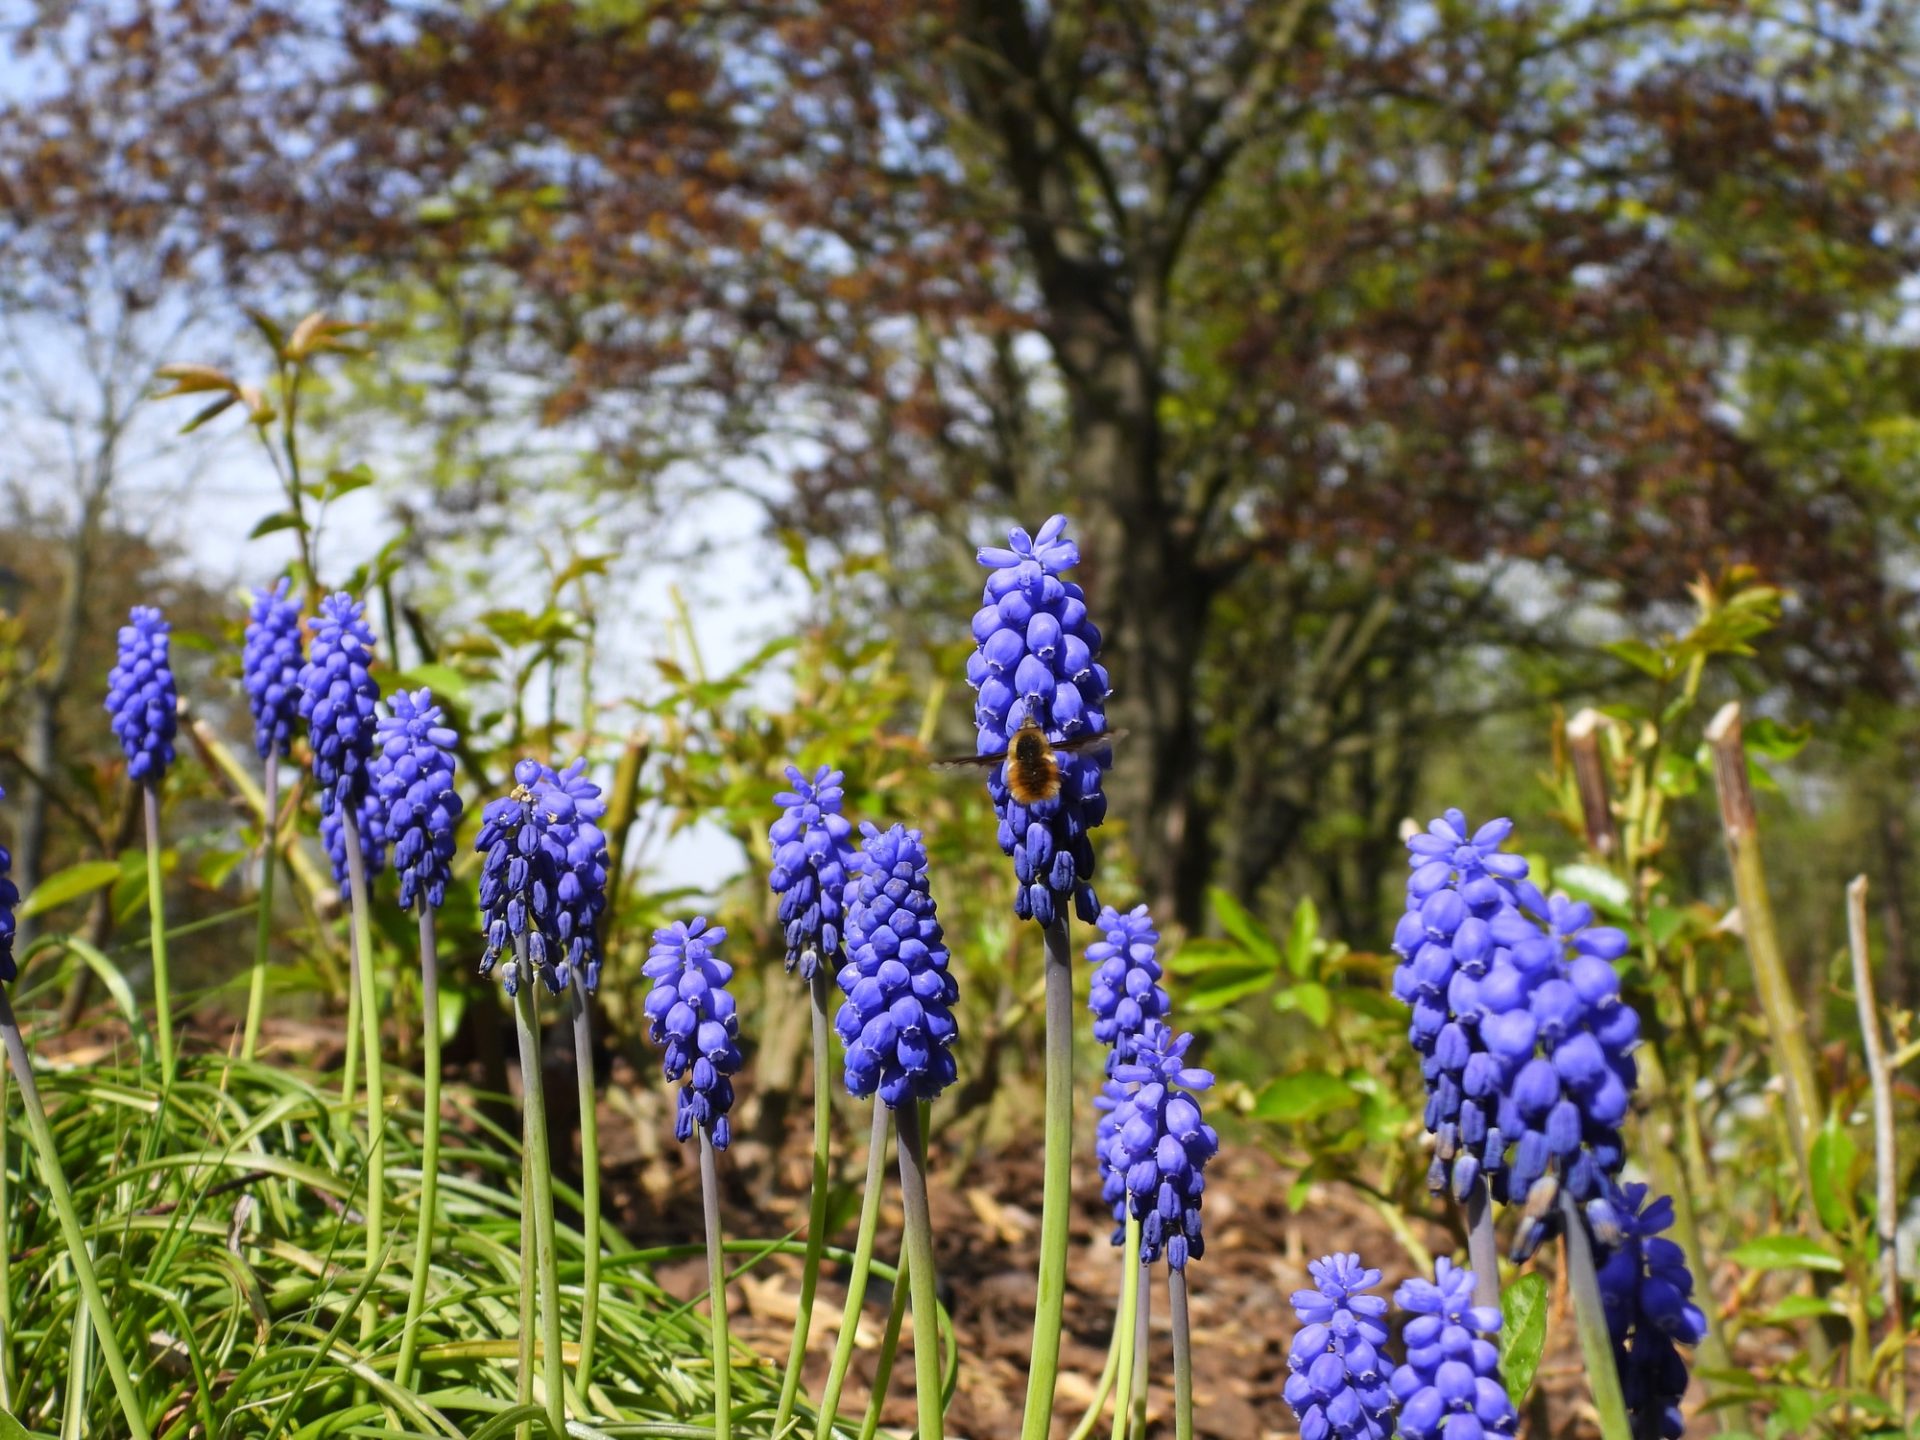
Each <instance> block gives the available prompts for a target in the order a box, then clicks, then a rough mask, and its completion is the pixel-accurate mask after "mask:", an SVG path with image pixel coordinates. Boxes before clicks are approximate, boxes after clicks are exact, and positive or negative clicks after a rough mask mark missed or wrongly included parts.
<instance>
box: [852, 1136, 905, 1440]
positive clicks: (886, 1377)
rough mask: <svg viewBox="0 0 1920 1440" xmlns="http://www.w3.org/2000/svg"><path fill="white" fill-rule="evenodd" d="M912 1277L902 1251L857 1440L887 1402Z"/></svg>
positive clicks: (869, 1439)
mask: <svg viewBox="0 0 1920 1440" xmlns="http://www.w3.org/2000/svg"><path fill="white" fill-rule="evenodd" d="M874 1103H875V1104H879V1102H878V1101H875V1102H874ZM912 1280H913V1273H912V1266H911V1264H910V1263H909V1262H908V1259H907V1256H906V1254H905V1252H904V1251H903V1252H902V1253H901V1256H900V1264H899V1265H898V1267H896V1268H895V1270H894V1272H893V1304H892V1305H891V1306H890V1307H889V1308H888V1310H887V1333H886V1334H885V1335H884V1336H883V1337H882V1338H881V1341H880V1360H879V1363H878V1364H876V1365H875V1366H874V1370H873V1394H871V1395H870V1396H868V1397H867V1418H866V1422H865V1423H864V1424H863V1425H861V1427H860V1440H874V1436H875V1435H877V1434H878V1433H879V1431H880V1411H881V1410H882V1409H883V1408H884V1407H885V1405H886V1403H887V1386H888V1385H889V1384H891V1383H892V1381H893V1357H894V1356H895V1355H896V1354H898V1353H899V1351H900V1322H901V1320H902V1319H903V1318H904V1317H905V1316H906V1313H907V1290H908V1288H909V1286H910V1285H911V1283H912Z"/></svg>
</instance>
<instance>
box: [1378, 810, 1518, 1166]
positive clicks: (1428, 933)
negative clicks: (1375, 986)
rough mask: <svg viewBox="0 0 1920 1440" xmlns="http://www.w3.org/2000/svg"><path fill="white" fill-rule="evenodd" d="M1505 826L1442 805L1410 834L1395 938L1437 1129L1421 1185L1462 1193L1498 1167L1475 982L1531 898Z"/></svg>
mask: <svg viewBox="0 0 1920 1440" xmlns="http://www.w3.org/2000/svg"><path fill="white" fill-rule="evenodd" d="M1512 831H1513V822H1512V821H1510V820H1505V819H1501V820H1492V821H1489V822H1488V823H1486V824H1485V825H1482V826H1480V827H1479V828H1478V829H1473V828H1471V827H1470V826H1469V825H1468V824H1467V817H1466V816H1465V815H1464V814H1462V813H1461V812H1460V811H1459V810H1449V811H1447V812H1446V813H1445V814H1444V815H1443V816H1441V817H1440V818H1439V819H1436V820H1434V821H1433V822H1432V823H1431V824H1430V825H1429V826H1428V827H1427V830H1426V832H1425V833H1424V834H1419V835H1415V836H1413V837H1412V838H1411V839H1409V840H1408V841H1407V848H1408V850H1409V851H1410V852H1411V854H1410V855H1409V857H1408V864H1409V865H1410V866H1411V867H1412V873H1411V874H1410V875H1409V876H1408V877H1407V908H1406V911H1405V913H1403V914H1402V915H1401V917H1400V922H1399V924H1398V926H1397V927H1396V928H1395V930H1394V936H1393V949H1394V952H1395V954H1397V955H1398V956H1399V957H1400V964H1399V965H1398V966H1397V967H1395V970H1394V975H1393V993H1394V994H1395V996H1397V997H1398V998H1399V999H1400V1000H1401V1001H1403V1002H1405V1003H1406V1004H1407V1005H1408V1006H1410V1007H1411V1009H1412V1011H1413V1021H1412V1024H1411V1025H1410V1026H1409V1028H1408V1031H1407V1038H1408V1041H1409V1043H1410V1044H1411V1045H1412V1046H1413V1049H1414V1051H1415V1052H1416V1053H1417V1054H1418V1055H1419V1056H1420V1069H1421V1075H1422V1077H1423V1078H1424V1080H1425V1082H1426V1087H1427V1107H1426V1116H1425V1119H1426V1127H1427V1131H1428V1133H1429V1134H1431V1135H1432V1136H1433V1137H1434V1159H1433V1166H1432V1168H1431V1170H1430V1171H1429V1172H1428V1176H1427V1184H1428V1186H1429V1188H1430V1189H1432V1190H1434V1191H1436V1192H1437V1191H1439V1190H1442V1189H1445V1188H1447V1187H1448V1186H1449V1185H1451V1187H1452V1189H1453V1191H1454V1193H1455V1195H1456V1196H1458V1197H1460V1198H1463V1199H1464V1198H1465V1196H1466V1195H1467V1193H1468V1191H1469V1189H1470V1188H1471V1187H1472V1185H1473V1183H1474V1181H1475V1180H1476V1179H1477V1178H1478V1177H1479V1176H1480V1175H1481V1173H1482V1172H1483V1170H1495V1169H1498V1168H1499V1164H1500V1154H1501V1150H1502V1144H1503V1137H1502V1136H1501V1135H1500V1134H1498V1133H1493V1132H1492V1127H1493V1122H1494V1119H1495V1115H1496V1111H1497V1107H1498V1097H1499V1091H1500V1084H1501V1081H1502V1079H1503V1072H1502V1068H1501V1065H1500V1062H1499V1060H1498V1059H1497V1057H1495V1056H1492V1055H1490V1054H1488V1053H1487V1046H1486V1043H1485V1041H1484V1038H1483V1037H1482V1035H1481V1029H1480V1027H1481V1019H1482V1016H1483V1014H1484V1011H1485V1006H1484V1003H1483V1001H1482V997H1481V993H1480V992H1481V986H1482V983H1483V981H1484V980H1485V979H1486V977H1487V976H1488V975H1489V974H1490V973H1491V972H1492V971H1493V970H1494V969H1495V968H1496V967H1497V965H1498V964H1499V962H1500V959H1501V952H1500V950H1499V947H1498V945H1497V944H1496V939H1495V926H1496V922H1498V921H1500V920H1501V919H1502V917H1507V916H1511V915H1513V914H1515V913H1517V911H1518V907H1519V905H1520V903H1521V902H1522V900H1523V899H1524V900H1528V901H1529V902H1531V901H1534V900H1537V899H1538V891H1537V890H1535V889H1534V887H1533V885H1532V883H1531V882H1530V881H1529V880H1528V879H1527V878H1526V876H1527V862H1526V861H1525V860H1524V859H1522V858H1521V857H1520V856H1518V855H1512V854H1508V853H1507V852H1506V851H1503V850H1501V849H1500V845H1501V844H1502V843H1503V842H1504V841H1505V840H1506V838H1507V836H1508V835H1510V834H1511V833H1512ZM1512 1139H1513V1137H1512V1136H1511V1135H1507V1136H1505V1137H1504V1140H1505V1141H1507V1142H1510V1141H1511V1140H1512Z"/></svg>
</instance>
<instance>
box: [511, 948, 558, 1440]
mask: <svg viewBox="0 0 1920 1440" xmlns="http://www.w3.org/2000/svg"><path fill="white" fill-rule="evenodd" d="M525 944H526V941H525V940H524V939H522V940H521V942H520V947H521V950H522V953H524V947H525ZM516 963H517V964H519V969H520V975H519V984H518V985H516V986H515V993H514V997H513V1018H514V1020H515V1021H516V1022H517V1023H518V1026H519V1031H520V1091H521V1096H520V1112H521V1118H522V1120H523V1121H524V1122H525V1124H524V1129H523V1132H522V1138H521V1147H522V1149H523V1151H524V1152H525V1154H526V1164H527V1175H528V1177H529V1178H530V1179H531V1180H532V1181H533V1194H532V1197H531V1200H530V1201H528V1204H529V1208H531V1209H532V1211H533V1237H534V1243H535V1244H536V1245H537V1246H538V1247H539V1250H540V1259H539V1263H538V1265H537V1267H536V1268H537V1269H538V1270H539V1273H540V1346H541V1350H542V1352H543V1353H542V1355H541V1357H540V1358H541V1359H542V1360H543V1361H544V1362H545V1372H546V1382H547V1423H548V1424H549V1426H550V1427H551V1428H552V1432H553V1433H554V1434H555V1435H564V1434H566V1431H567V1395H566V1384H567V1370H566V1357H565V1355H564V1354H563V1353H562V1352H561V1348H560V1275H559V1269H558V1260H559V1253H558V1252H557V1251H556V1250H555V1249H554V1235H553V1176H552V1174H551V1173H550V1167H551V1165H552V1152H551V1151H550V1150H549V1149H548V1148H547V1094H546V1082H545V1080H544V1078H543V1076H542V1075H541V1068H540V1017H539V1014H538V1011H537V1008H536V1006H537V1003H538V997H537V995H536V993H535V987H536V986H538V985H539V984H540V983H541V982H540V980H539V977H538V976H536V975H535V974H534V973H533V970H532V967H531V966H529V965H527V964H525V963H524V961H520V960H517V961H516ZM523 1198H525V1197H523Z"/></svg>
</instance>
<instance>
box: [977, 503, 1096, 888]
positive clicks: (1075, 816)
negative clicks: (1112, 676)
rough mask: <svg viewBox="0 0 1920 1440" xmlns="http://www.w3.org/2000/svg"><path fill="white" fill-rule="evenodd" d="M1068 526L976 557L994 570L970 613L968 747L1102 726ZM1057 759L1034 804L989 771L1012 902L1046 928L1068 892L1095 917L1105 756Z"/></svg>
mask: <svg viewBox="0 0 1920 1440" xmlns="http://www.w3.org/2000/svg"><path fill="white" fill-rule="evenodd" d="M1066 529H1067V517H1066V516H1064V515H1055V516H1054V517H1053V518H1052V519H1050V520H1048V521H1047V523H1046V524H1044V525H1042V526H1041V527H1040V529H1039V530H1038V531H1037V532H1036V533H1035V534H1033V535H1032V536H1029V535H1028V534H1027V532H1026V531H1025V530H1020V529H1016V530H1014V531H1012V532H1011V533H1010V535H1009V537H1008V540H1009V544H1008V547H1007V548H1004V549H1003V548H1001V547H998V546H991V545H989V546H982V547H981V549H980V552H979V561H980V563H981V564H982V565H984V566H986V567H987V568H988V570H989V571H991V572H992V573H991V574H989V575H988V576H987V584H986V590H985V594H984V596H983V598H982V603H981V607H980V609H979V610H978V611H976V612H975V614H974V617H973V638H974V640H975V642H976V644H977V647H978V648H977V649H975V651H974V653H973V654H972V655H971V656H969V657H968V660H967V683H968V684H969V685H971V686H972V687H973V688H974V689H975V690H976V691H978V692H979V694H978V696H977V698H976V700H975V704H974V723H975V725H976V727H977V729H978V735H977V739H976V751H975V753H976V754H980V755H993V754H998V753H1001V752H1003V751H1005V750H1006V749H1007V747H1008V744H1009V743H1010V742H1011V741H1012V739H1013V737H1014V734H1015V732H1017V731H1018V730H1019V729H1020V727H1021V726H1022V725H1023V724H1025V723H1026V722H1027V721H1029V720H1031V721H1032V722H1033V723H1034V724H1036V725H1038V726H1039V727H1040V729H1041V730H1042V731H1044V732H1045V734H1046V737H1047V739H1048V740H1049V741H1051V742H1052V743H1054V744H1056V745H1057V744H1061V743H1064V742H1067V741H1072V740H1079V739H1083V738H1087V737H1091V736H1094V735H1100V734H1104V733H1105V731H1106V728H1107V716H1106V703H1107V696H1108V695H1109V694H1110V693H1111V686H1110V685H1109V684H1108V681H1107V671H1106V668H1105V667H1104V666H1103V665H1101V664H1100V631H1099V630H1098V629H1097V628H1096V627H1095V626H1094V624H1093V622H1092V621H1091V620H1089V619H1088V618H1087V604H1086V595H1085V593H1084V592H1083V591H1082V590H1081V588H1080V587H1079V586H1078V585H1077V584H1075V583H1073V582H1072V581H1070V580H1062V579H1061V578H1060V576H1061V572H1063V571H1066V570H1070V569H1072V568H1073V567H1074V566H1076V565H1078V564H1079V563H1080V551H1079V549H1078V547H1077V546H1075V545H1074V543H1073V542H1072V541H1071V540H1069V539H1067V538H1066ZM1055 759H1056V761H1057V762H1058V764H1059V767H1060V783H1059V789H1058V793H1056V794H1053V795H1049V796H1044V797H1040V798H1034V799H1033V801H1032V803H1030V804H1029V803H1023V801H1022V799H1021V798H1020V797H1018V796H1016V795H1015V794H1014V793H1013V792H1012V791H1011V790H1010V789H1009V788H1008V781H1007V774H1006V767H1005V766H1004V765H1003V766H996V767H994V768H993V769H992V770H990V771H989V772H988V778H987V790H988V793H989V794H990V795H991V796H992V797H993V806H994V810H995V811H996V812H997V813H998V815H999V817H1000V831H999V841H1000V848H1001V850H1002V851H1004V852H1005V853H1006V854H1007V855H1009V856H1011V857H1012V858H1013V871H1014V878H1015V880H1016V881H1017V882H1018V888H1017V889H1016V890H1015V892H1014V901H1013V909H1014V913H1015V914H1016V915H1018V916H1020V917H1021V918H1022V919H1029V918H1030V919H1032V920H1035V921H1037V922H1038V923H1039V924H1041V925H1051V924H1052V923H1053V921H1054V918H1055V916H1056V915H1061V914H1064V913H1065V911H1064V907H1065V905H1066V904H1067V902H1068V901H1069V900H1071V901H1072V903H1073V905H1074V908H1075V910H1076V911H1077V913H1078V914H1079V916H1080V918H1081V919H1082V920H1085V921H1087V922H1089V923H1091V922H1092V921H1093V920H1094V919H1095V918H1096V917H1097V916H1098V915H1099V913H1100V902H1099V900H1098V899H1097V898H1096V896H1095V894H1094V890H1093V883H1092V882H1093V868H1094V855H1093V841H1092V839H1091V832H1092V831H1093V829H1094V828H1095V827H1096V826H1098V825H1099V824H1100V822H1101V821H1102V820H1104V819H1105V818H1106V813H1107V799H1106V795H1105V793H1104V792H1103V791H1102V789H1101V774H1102V772H1103V771H1104V770H1105V769H1106V768H1107V767H1108V766H1109V765H1111V764H1112V763H1113V761H1112V755H1111V753H1110V752H1108V751H1106V750H1104V749H1100V748H1095V749H1089V750H1084V751H1079V752H1076V753H1059V754H1056V756H1055Z"/></svg>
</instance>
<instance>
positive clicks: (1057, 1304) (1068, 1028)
mask: <svg viewBox="0 0 1920 1440" xmlns="http://www.w3.org/2000/svg"><path fill="white" fill-rule="evenodd" d="M1046 945H1047V962H1046V993H1047V1040H1046V1076H1047V1099H1046V1159H1045V1182H1044V1185H1043V1187H1042V1190H1041V1198H1040V1276H1039V1284H1038V1287H1037V1293H1036V1295H1035V1297H1034V1314H1033V1354H1032V1359H1031V1360H1030V1361H1029V1362H1028V1366H1027V1407H1026V1414H1025V1417H1024V1418H1023V1420H1022V1421H1021V1425H1020V1436H1021V1440H1047V1434H1048V1432H1049V1431H1050V1430H1051V1429H1052V1427H1053V1393H1054V1386H1055V1384H1056V1382H1057V1381H1058V1379H1059V1375H1060V1319H1061V1314H1062V1312H1063V1311H1064V1309H1065V1307H1066V1299H1067V1242H1068V1225H1069V1223H1070V1222H1071V1220H1072V1218H1073V1216H1072V1209H1073V948H1072V944H1071V942H1070V940H1069V939H1068V935H1067V917H1066V916H1064V915H1056V916H1055V917H1054V920H1053V923H1052V924H1051V925H1049V926H1047V929H1046Z"/></svg>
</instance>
